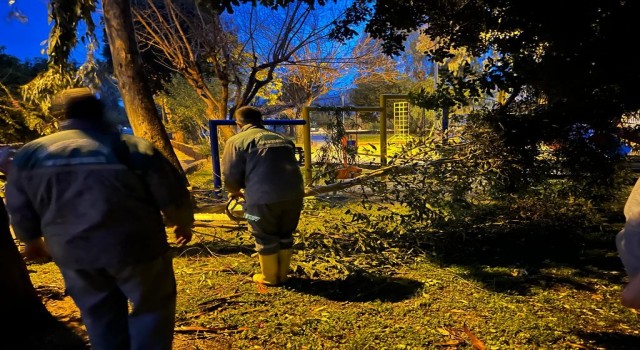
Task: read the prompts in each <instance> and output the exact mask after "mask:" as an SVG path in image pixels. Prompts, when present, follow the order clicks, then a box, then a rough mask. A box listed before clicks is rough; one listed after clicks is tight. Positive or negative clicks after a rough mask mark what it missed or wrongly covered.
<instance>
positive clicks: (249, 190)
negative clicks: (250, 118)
mask: <svg viewBox="0 0 640 350" xmlns="http://www.w3.org/2000/svg"><path fill="white" fill-rule="evenodd" d="M223 170H224V171H223V175H224V177H225V183H226V185H227V186H232V187H237V188H238V189H239V188H245V198H246V200H247V203H250V204H264V203H274V202H279V201H284V200H289V199H293V198H302V196H303V195H304V189H303V186H304V185H303V180H302V173H301V172H300V166H299V165H298V161H297V159H296V157H295V145H294V144H293V142H291V141H290V140H288V139H287V138H286V137H284V136H283V135H281V134H278V133H275V132H273V131H269V130H266V129H264V128H263V127H258V126H254V125H246V126H244V127H243V128H242V130H241V132H240V133H238V134H237V135H234V136H233V137H231V138H229V140H228V141H227V144H226V145H225V151H224V155H223Z"/></svg>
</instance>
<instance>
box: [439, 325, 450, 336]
mask: <svg viewBox="0 0 640 350" xmlns="http://www.w3.org/2000/svg"><path fill="white" fill-rule="evenodd" d="M436 331H438V333H440V334H442V335H451V333H450V332H449V331H448V330H446V329H444V328H440V327H438V328H436Z"/></svg>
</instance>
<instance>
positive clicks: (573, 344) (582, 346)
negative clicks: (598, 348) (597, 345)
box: [567, 341, 589, 349]
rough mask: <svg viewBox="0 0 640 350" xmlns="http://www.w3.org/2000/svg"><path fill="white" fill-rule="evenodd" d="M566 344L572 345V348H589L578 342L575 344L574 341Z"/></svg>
mask: <svg viewBox="0 0 640 350" xmlns="http://www.w3.org/2000/svg"><path fill="white" fill-rule="evenodd" d="M567 344H568V345H569V346H570V347H572V348H576V349H589V348H588V347H586V346H584V345H580V344H576V343H572V342H569V341H568V342H567Z"/></svg>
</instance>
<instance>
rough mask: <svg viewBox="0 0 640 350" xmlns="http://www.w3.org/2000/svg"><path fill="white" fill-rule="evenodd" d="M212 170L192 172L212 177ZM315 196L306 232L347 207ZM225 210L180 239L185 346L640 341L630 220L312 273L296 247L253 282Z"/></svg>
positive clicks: (243, 242) (249, 249)
mask: <svg viewBox="0 0 640 350" xmlns="http://www.w3.org/2000/svg"><path fill="white" fill-rule="evenodd" d="M204 169H205V170H203V172H201V173H200V174H199V175H194V176H196V177H194V178H193V179H194V180H195V179H196V178H197V179H199V180H198V181H202V182H203V185H204V184H205V183H206V182H205V181H204V180H206V179H207V176H206V174H203V173H206V171H207V168H206V167H205V168H204ZM198 176H199V177H198ZM209 176H210V170H209ZM209 179H210V177H209ZM194 180H192V182H193V181H194ZM196 182H197V181H196ZM342 200H344V199H342ZM307 202H308V203H307V205H306V206H305V212H304V213H303V217H302V220H301V223H300V226H299V230H300V232H301V233H305V232H310V231H314V232H315V231H317V230H318V228H319V227H328V225H329V224H330V223H332V222H335V221H336V220H338V219H339V218H341V217H344V206H342V205H318V200H317V199H314V198H307ZM225 220H226V219H225V218H224V217H222V218H221V220H220V221H219V222H216V221H213V222H212V225H210V226H201V227H196V229H195V235H194V239H193V241H192V242H191V243H190V244H189V246H187V247H185V248H178V247H175V248H174V249H175V253H176V258H175V260H174V266H175V272H176V278H177V283H178V313H177V324H176V335H175V344H174V345H175V346H174V349H176V350H187V349H274V350H275V349H352V350H364V349H371V350H374V349H375V350H377V349H519V350H524V349H594V350H595V349H611V350H622V349H639V348H640V318H639V316H638V313H636V312H635V311H633V310H630V309H627V308H624V307H622V306H621V305H620V302H619V295H620V292H621V288H622V286H623V284H624V281H625V278H624V273H623V270H622V266H621V264H620V262H619V259H618V257H617V255H616V252H615V246H614V243H613V242H614V236H615V233H616V232H617V231H618V230H619V229H620V226H621V224H622V223H621V222H614V223H612V224H611V225H610V226H605V227H601V228H600V230H599V231H598V232H594V233H593V235H591V236H589V237H585V239H584V241H583V242H579V243H578V242H576V244H579V245H581V249H576V250H575V251H576V252H578V253H575V254H574V253H573V252H567V253H566V254H562V252H551V251H545V249H546V248H545V247H546V246H545V244H544V242H541V244H540V245H536V246H531V247H528V248H527V247H522V246H516V245H510V244H511V243H509V241H505V242H504V243H502V245H501V246H477V247H465V246H464V242H461V243H460V249H461V250H462V249H464V251H465V252H466V253H465V254H464V258H460V259H450V260H447V261H443V260H436V259H434V258H433V257H432V256H431V255H429V254H425V255H424V256H418V257H415V258H414V259H411V260H408V261H403V262H398V263H393V264H390V265H389V266H384V267H381V268H380V269H376V270H375V271H377V272H375V271H358V272H357V273H351V274H348V275H343V276H340V277H336V274H335V273H326V274H325V273H322V272H321V271H322V270H321V269H319V267H320V266H316V267H317V268H318V269H317V270H316V271H320V272H316V273H314V274H312V275H311V274H309V273H305V272H304V271H307V270H306V269H305V268H304V265H303V263H302V262H303V261H308V258H309V256H308V255H307V254H308V252H306V251H305V250H304V249H299V250H298V251H297V252H296V254H295V255H294V257H293V261H292V262H293V265H294V267H296V271H295V273H293V274H292V279H291V280H290V281H289V282H288V283H287V284H286V285H285V286H282V287H268V288H264V287H260V286H258V285H256V284H255V283H253V282H252V281H251V276H252V274H253V273H255V272H257V271H258V268H259V267H258V261H257V258H256V257H255V256H253V254H254V251H253V241H252V239H251V238H250V237H249V235H248V232H247V230H246V227H245V226H244V225H235V224H232V223H229V222H228V221H225ZM217 224H220V225H217ZM338 233H339V232H336V234H338ZM297 245H298V246H301V242H300V241H298V242H297ZM391 249H393V248H391ZM549 249H552V247H551V246H549ZM321 254H322V253H321ZM324 255H325V256H323V257H322V258H323V259H324V260H323V261H331V260H332V259H334V260H340V259H343V258H341V257H339V256H332V253H331V251H330V250H327V251H326V253H324ZM355 256H356V259H365V260H366V259H367V256H365V255H363V256H357V255H355ZM525 256H526V257H531V256H536V257H540V259H538V260H536V261H537V263H532V262H531V261H532V260H527V261H525V260H524V257H525ZM29 269H30V270H31V271H32V274H31V278H32V280H33V282H34V285H35V286H36V287H37V288H38V289H39V290H41V291H42V290H46V291H49V294H50V295H58V298H57V300H55V298H51V299H48V300H47V303H46V304H47V306H48V307H49V308H50V309H52V310H55V313H56V314H57V315H58V316H59V317H65V318H66V319H67V320H68V323H69V324H70V325H72V326H73V327H76V329H77V331H78V332H82V328H81V326H80V324H79V323H78V318H77V314H74V312H76V313H77V311H75V310H73V304H72V303H70V301H69V300H68V297H67V298H64V297H63V296H62V295H61V293H62V290H63V284H62V279H61V277H60V276H59V273H58V272H57V269H56V268H55V265H53V263H46V264H31V265H29ZM380 271H385V272H383V273H382V272H380ZM51 291H57V293H52V292H51ZM65 302H66V303H67V304H66V305H67V308H66V309H64V308H62V307H60V305H61V304H63V303H65ZM56 305H57V306H56ZM64 310H66V311H64ZM65 312H66V314H65ZM74 315H75V316H74ZM74 321H75V323H74Z"/></svg>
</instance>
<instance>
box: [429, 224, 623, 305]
mask: <svg viewBox="0 0 640 350" xmlns="http://www.w3.org/2000/svg"><path fill="white" fill-rule="evenodd" d="M529 229H530V228H529ZM616 233H617V232H599V233H597V234H591V235H580V234H577V233H572V232H557V231H555V232H554V231H545V230H543V229H540V228H538V230H537V231H536V230H528V229H527V228H523V229H521V230H512V231H508V232H499V233H494V234H491V235H489V234H484V235H483V234H474V233H468V232H467V233H465V234H464V235H463V234H459V235H456V234H449V235H447V237H439V238H438V239H437V240H436V241H434V242H432V243H433V247H432V249H433V250H434V251H435V252H436V256H437V260H438V262H439V263H440V264H442V265H444V266H451V265H456V266H464V267H465V268H466V269H467V270H468V271H469V275H468V277H470V278H474V279H476V280H478V281H481V282H482V283H484V284H485V287H486V288H488V289H491V290H493V291H496V292H504V293H517V294H520V295H526V294H528V292H529V291H530V289H531V288H533V287H536V288H553V287H558V286H569V287H571V288H575V289H577V290H586V291H592V288H591V287H590V286H589V285H587V284H585V283H584V282H583V280H584V279H585V278H588V279H590V280H594V279H595V280H599V281H601V282H607V283H610V284H622V283H623V277H624V273H623V267H622V263H621V261H620V259H619V258H618V255H617V253H616V247H615V243H614V239H615V234H616Z"/></svg>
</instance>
